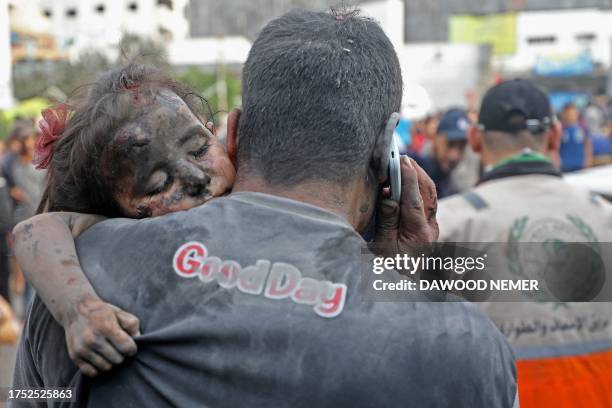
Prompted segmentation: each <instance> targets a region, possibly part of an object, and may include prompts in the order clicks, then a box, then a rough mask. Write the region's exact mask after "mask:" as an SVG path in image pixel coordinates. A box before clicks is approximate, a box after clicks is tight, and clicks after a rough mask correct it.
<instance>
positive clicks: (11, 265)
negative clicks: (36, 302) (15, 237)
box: [0, 118, 46, 301]
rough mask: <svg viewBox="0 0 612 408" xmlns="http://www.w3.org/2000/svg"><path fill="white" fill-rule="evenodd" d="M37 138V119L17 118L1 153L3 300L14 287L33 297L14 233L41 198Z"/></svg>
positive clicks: (0, 270) (42, 175)
mask: <svg viewBox="0 0 612 408" xmlns="http://www.w3.org/2000/svg"><path fill="white" fill-rule="evenodd" d="M38 136H39V130H38V128H37V127H36V125H35V123H34V120H32V119H25V118H17V119H16V121H15V124H14V125H13V128H12V129H11V132H10V134H9V135H8V137H7V138H6V139H5V140H4V144H3V145H2V149H1V150H0V151H1V155H0V235H1V236H0V297H1V298H2V299H3V300H4V301H7V300H9V299H11V296H10V295H9V292H10V291H9V289H10V288H11V287H12V288H13V291H14V292H15V293H18V294H23V295H24V296H25V298H26V299H28V298H29V297H30V296H31V292H30V287H29V285H28V284H27V283H26V281H25V280H24V278H23V274H22V273H21V271H20V269H19V265H18V264H17V263H15V262H14V258H13V257H12V234H11V230H12V229H13V227H14V226H15V225H16V224H17V223H19V222H21V221H23V220H26V219H28V218H30V217H32V216H33V215H34V214H36V210H37V209H38V205H39V204H40V201H41V199H42V194H43V190H44V187H45V184H46V177H45V172H44V171H40V170H37V169H36V168H35V166H34V164H33V163H32V160H33V158H34V149H35V144H36V141H37V139H38Z"/></svg>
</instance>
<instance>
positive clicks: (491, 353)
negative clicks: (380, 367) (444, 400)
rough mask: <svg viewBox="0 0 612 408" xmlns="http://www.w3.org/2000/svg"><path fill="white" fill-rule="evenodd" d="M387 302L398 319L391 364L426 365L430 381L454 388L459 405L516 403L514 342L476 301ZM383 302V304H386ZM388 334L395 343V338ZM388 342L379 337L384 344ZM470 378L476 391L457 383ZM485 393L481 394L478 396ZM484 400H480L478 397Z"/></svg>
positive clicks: (391, 341)
mask: <svg viewBox="0 0 612 408" xmlns="http://www.w3.org/2000/svg"><path fill="white" fill-rule="evenodd" d="M394 305H395V306H391V304H387V306H386V308H389V309H392V310H388V311H387V314H388V315H390V316H394V317H390V319H391V320H393V321H394V322H395V325H394V326H393V328H392V334H391V335H390V336H389V339H396V340H395V341H399V340H398V339H401V347H397V348H392V349H391V350H390V352H391V353H392V354H393V356H392V360H393V361H394V363H393V364H396V363H397V364H400V365H401V364H411V365H418V366H421V367H425V366H426V367H427V368H426V369H425V368H422V369H421V370H420V373H421V375H423V376H426V377H427V379H426V380H428V381H429V380H431V381H434V379H437V380H435V381H436V384H438V385H439V386H440V387H441V388H443V389H446V390H447V391H448V390H451V389H452V390H454V391H453V393H454V396H455V397H456V401H457V404H458V405H461V406H463V405H466V406H467V405H468V404H469V405H470V406H508V407H511V406H512V402H513V399H514V396H515V394H516V369H515V364H514V361H515V360H514V354H513V352H512V349H511V347H510V345H509V344H508V342H507V340H506V339H505V338H504V336H503V335H502V334H501V333H500V331H499V330H498V329H497V328H496V327H495V325H494V324H493V323H492V322H491V320H490V319H489V318H488V317H487V316H486V315H485V314H484V313H483V312H482V311H481V310H480V309H479V308H478V307H477V306H476V305H474V304H472V303H469V302H462V301H452V302H412V303H403V304H402V303H399V302H398V303H394ZM383 307H385V306H383ZM389 339H387V342H388V343H390V344H392V343H393V342H394V340H389ZM384 343H385V341H384V340H383V339H381V344H384ZM466 383H469V384H471V385H472V386H474V387H475V388H476V389H478V390H480V391H478V392H479V393H481V394H479V395H478V396H477V395H476V394H474V393H473V390H467V389H464V388H462V387H458V386H457V385H458V384H466ZM480 398H481V399H480ZM479 399H480V401H482V403H476V402H475V401H478V400H479Z"/></svg>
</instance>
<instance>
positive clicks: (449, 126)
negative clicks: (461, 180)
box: [414, 109, 470, 198]
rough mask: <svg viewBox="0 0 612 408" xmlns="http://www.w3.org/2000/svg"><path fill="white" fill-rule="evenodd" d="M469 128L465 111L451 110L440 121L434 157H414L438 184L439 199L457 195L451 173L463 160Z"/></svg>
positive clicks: (434, 144) (434, 142)
mask: <svg viewBox="0 0 612 408" xmlns="http://www.w3.org/2000/svg"><path fill="white" fill-rule="evenodd" d="M469 127H470V122H469V119H468V117H467V115H466V113H465V112H464V111H463V110H461V109H450V110H449V111H448V112H446V113H445V114H444V116H442V119H440V123H439V125H438V129H437V131H436V136H435V138H434V141H433V146H432V155H431V156H426V157H422V156H414V159H415V160H416V161H417V163H418V164H419V165H420V166H421V167H423V169H424V170H425V171H426V172H427V174H429V176H430V177H431V179H432V180H433V181H434V183H435V184H436V189H437V191H438V197H439V198H443V197H447V196H449V195H452V194H455V193H457V188H456V186H455V184H454V183H453V181H452V179H451V172H452V170H453V169H454V168H455V167H456V166H457V164H459V162H460V161H461V159H462V158H463V154H464V152H465V146H466V144H467V131H468V129H469Z"/></svg>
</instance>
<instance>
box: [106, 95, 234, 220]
mask: <svg viewBox="0 0 612 408" xmlns="http://www.w3.org/2000/svg"><path fill="white" fill-rule="evenodd" d="M145 101H146V102H145ZM137 102H138V103H137V104H135V106H133V107H135V108H136V109H134V114H133V115H132V116H131V118H130V120H129V121H128V122H127V123H126V124H125V125H124V126H123V127H122V128H120V129H119V131H118V132H117V133H116V135H115V137H114V141H113V144H112V146H111V148H110V149H108V154H106V156H105V160H106V161H107V168H108V169H109V170H110V172H108V173H109V176H110V177H111V178H112V177H114V178H115V180H119V181H118V182H117V183H116V186H115V189H116V191H115V199H116V200H117V202H118V203H119V206H120V208H121V210H122V212H123V213H124V214H125V215H127V216H130V217H134V218H143V217H149V216H157V215H162V214H166V213H168V212H173V211H179V210H185V209H189V208H192V207H195V206H198V205H200V204H203V203H204V202H206V201H208V200H209V199H210V198H212V197H214V196H219V195H223V194H225V193H226V192H228V191H229V189H230V188H231V186H232V184H233V181H234V177H235V170H234V167H233V165H232V163H231V161H230V160H229V157H228V156H227V153H226V152H225V149H224V147H223V146H222V145H221V144H220V143H219V141H218V140H217V138H216V137H215V135H213V134H212V133H211V132H210V131H209V130H208V129H207V128H206V127H205V126H204V124H203V123H202V121H201V120H199V119H198V117H196V115H194V114H193V112H192V111H191V110H190V109H189V107H188V106H187V105H186V104H185V102H184V101H183V100H182V99H181V98H180V97H179V96H177V95H176V94H174V93H173V92H171V91H168V90H160V91H157V92H156V93H154V94H152V95H151V96H147V97H141V98H139V99H138V100H137Z"/></svg>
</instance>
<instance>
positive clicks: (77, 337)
mask: <svg viewBox="0 0 612 408" xmlns="http://www.w3.org/2000/svg"><path fill="white" fill-rule="evenodd" d="M76 309H77V313H76V315H75V317H74V318H73V319H71V320H72V321H71V322H70V323H68V324H66V325H65V326H64V329H65V331H66V344H67V346H68V354H69V355H70V358H71V359H72V361H74V363H75V364H76V365H77V366H78V367H79V369H80V370H81V372H82V373H83V374H85V375H87V376H90V377H93V376H96V375H98V373H99V372H100V371H108V370H110V369H111V368H112V366H113V365H117V364H121V363H122V362H123V360H124V358H125V357H126V356H133V355H134V354H136V351H137V347H136V342H135V341H134V339H133V338H132V336H137V335H139V334H140V329H139V325H140V322H139V321H138V318H137V317H136V316H134V315H132V314H130V313H127V312H125V311H123V310H121V309H119V308H118V307H116V306H113V305H110V304H108V303H106V302H104V301H102V300H101V299H99V298H95V299H92V298H87V299H85V300H83V301H81V302H80V303H79V304H78V305H77V307H76Z"/></svg>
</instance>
